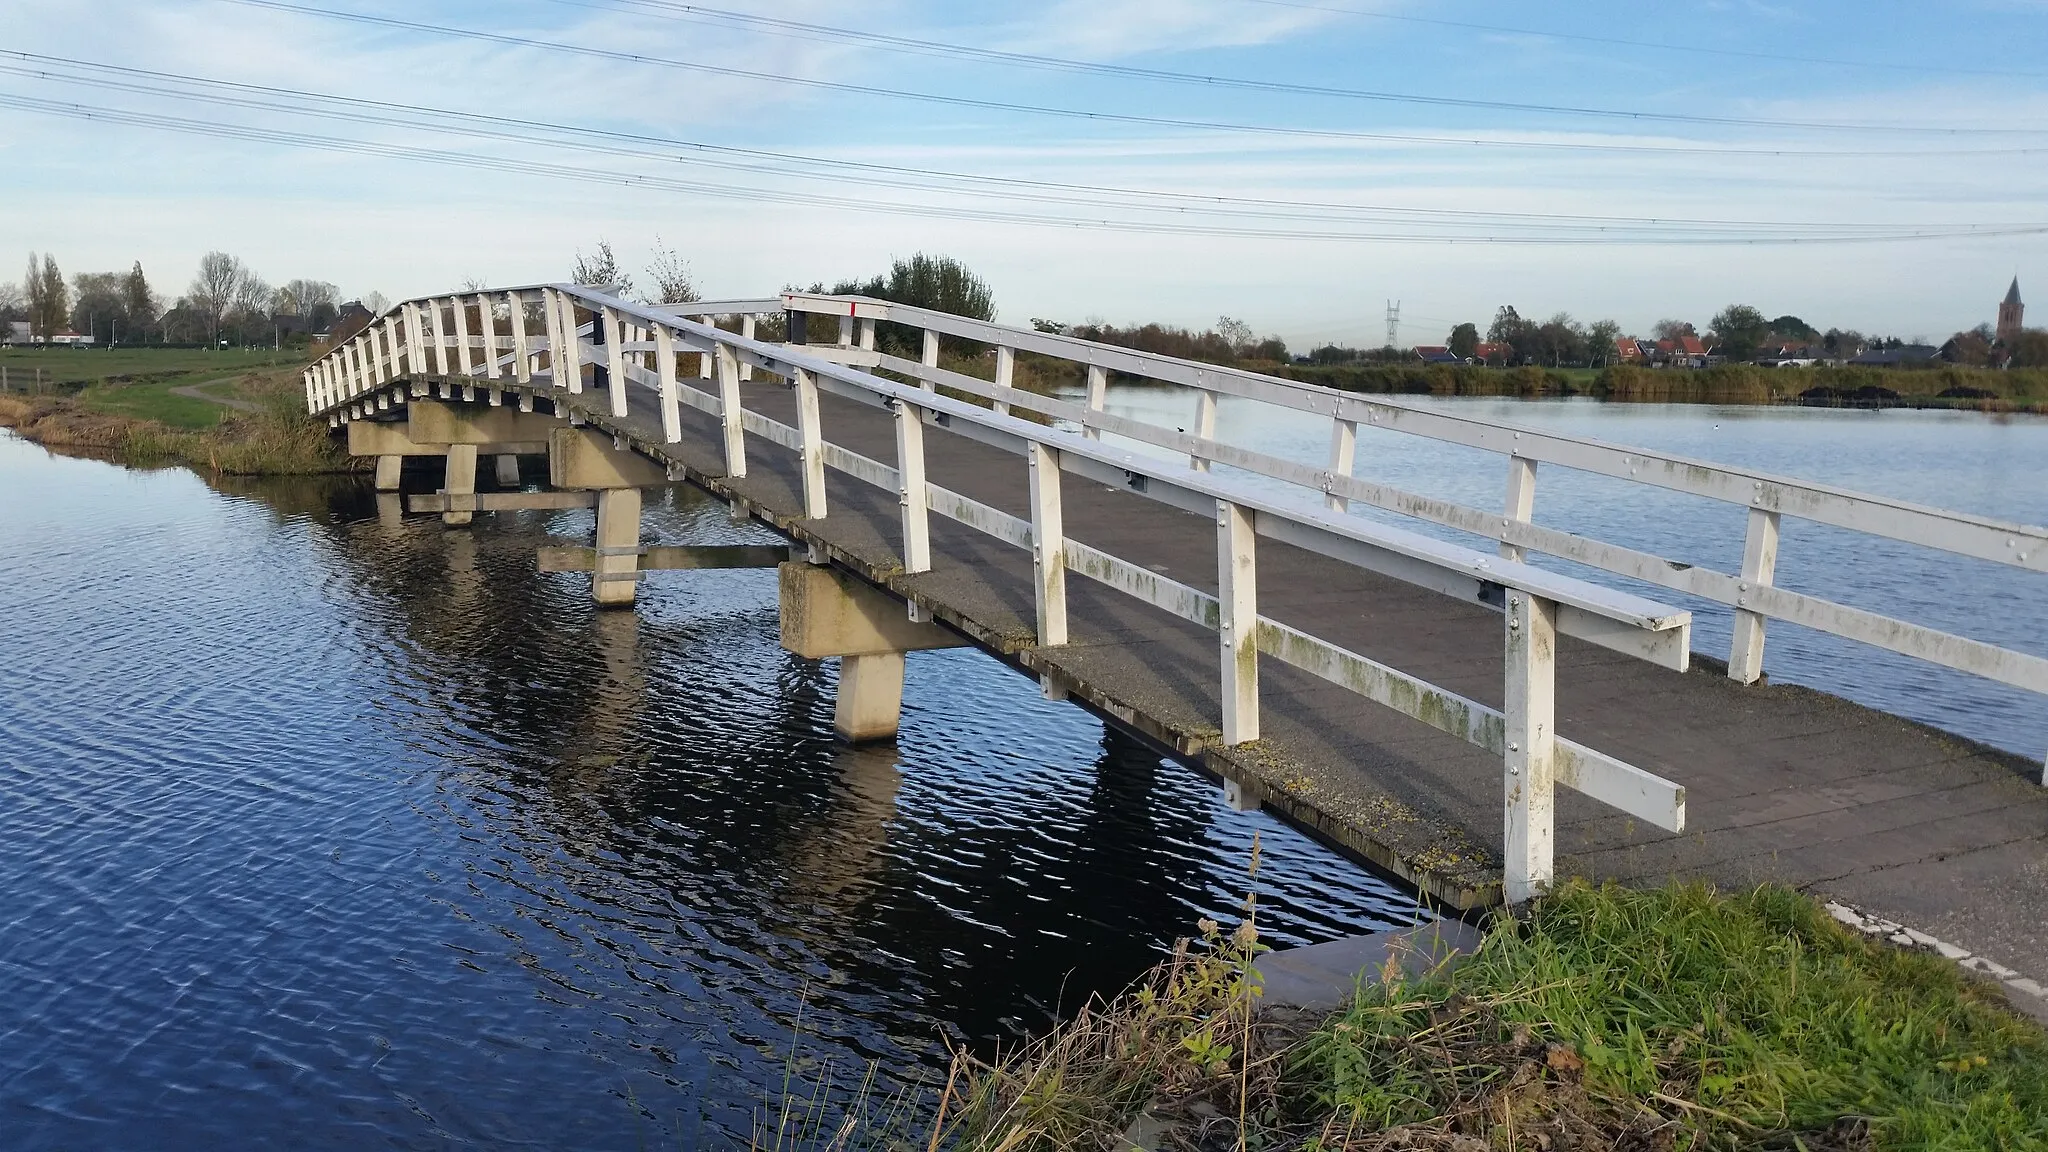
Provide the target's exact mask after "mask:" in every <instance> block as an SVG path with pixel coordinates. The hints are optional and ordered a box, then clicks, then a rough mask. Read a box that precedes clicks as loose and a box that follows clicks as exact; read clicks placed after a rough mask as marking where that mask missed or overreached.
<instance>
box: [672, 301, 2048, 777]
mask: <svg viewBox="0 0 2048 1152" xmlns="http://www.w3.org/2000/svg"><path fill="white" fill-rule="evenodd" d="M667 307H668V309H669V310H671V311H675V312H677V313H678V314H680V315H690V316H700V317H701V316H720V315H732V314H740V315H744V316H746V317H747V319H746V321H745V323H746V324H747V325H748V326H749V327H751V325H752V323H753V317H752V314H753V313H759V312H771V311H777V310H780V311H784V312H786V313H789V314H792V315H795V314H804V315H816V316H824V317H832V318H835V319H836V320H837V322H838V326H839V331H838V344H837V346H836V348H828V349H825V350H824V351H825V352H826V354H828V355H832V356H834V358H836V359H839V360H841V361H842V362H844V363H848V364H852V365H855V366H860V367H874V368H881V369H885V370H888V371H890V372H894V373H897V374H900V375H905V376H909V377H911V378H914V379H917V380H920V381H923V382H925V383H928V384H942V385H944V386H946V387H948V388H953V389H957V390H960V391H964V392H967V393H969V394H971V395H975V396H980V397H982V398H984V399H987V400H989V401H991V402H992V403H993V404H994V406H995V408H996V410H998V411H1007V410H1009V409H1010V408H1013V407H1014V408H1017V409H1021V410H1026V411H1030V412H1034V413H1037V414H1040V415H1043V416H1046V417H1050V418H1053V419H1057V420H1063V421H1067V422H1069V423H1072V424H1074V425H1076V426H1079V427H1080V428H1082V429H1083V430H1084V431H1085V432H1086V433H1087V434H1088V435H1091V436H1094V435H1100V434H1101V433H1103V432H1109V433H1112V434H1115V435H1119V436H1124V437H1127V438H1129V439H1132V440H1135V441H1138V442H1141V443H1144V444H1149V445H1152V446H1155V447H1160V448H1166V449H1170V450H1172V451H1175V452H1184V453H1186V454H1187V456H1188V458H1189V460H1190V462H1191V463H1192V464H1193V466H1194V467H1196V468H1198V469H1204V470H1206V469H1207V468H1208V467H1209V464H1210V462H1212V461H1214V462H1220V463H1223V464H1227V465H1230V466H1233V467H1237V468H1242V469H1244V470H1246V471H1249V472H1253V473H1257V474H1259V475H1261V476H1266V477H1270V478H1272V479H1275V480H1280V481H1284V482H1286V483H1289V484H1294V485H1299V486H1301V487H1303V488H1308V489H1313V490H1316V491H1319V492H1321V493H1323V494H1324V498H1325V500H1326V501H1327V503H1328V505H1329V507H1330V508H1331V509H1333V510H1339V511H1341V510H1344V509H1346V508H1348V507H1349V506H1350V504H1351V503H1352V502H1354V501H1355V502H1358V503H1361V504H1366V505H1371V506H1373V507H1376V508H1382V509H1385V510H1388V511H1391V512H1396V513H1400V514H1403V515H1407V516H1412V517H1414V518H1416V519H1418V520H1424V521H1428V522H1430V523H1433V524H1440V525H1443V526H1445V527H1449V528H1455V529H1459V530H1461V531H1464V532H1469V533H1472V534H1474V535H1477V536H1482V537H1491V538H1493V539H1494V540H1495V541H1497V546H1498V551H1499V553H1500V555H1501V556H1502V557H1504V558H1507V559H1513V560H1519V559H1521V558H1523V556H1524V555H1526V553H1528V552H1531V551H1533V552H1539V553H1544V554H1548V555H1551V556H1556V557H1559V558H1561V559H1566V560H1572V561H1576V562H1578V563H1581V564H1585V565H1588V566H1590V567H1593V568H1597V569H1601V570H1603V571H1607V572H1612V573H1614V574H1616V575H1620V576H1627V577H1631V578H1633V579H1637V580H1641V581H1643V582H1645V583H1649V584H1654V585H1659V586H1661V587H1665V588H1670V589H1673V590H1675V591H1679V592H1684V593H1688V594H1690V595H1694V596H1698V597H1700V598H1701V599H1704V600H1709V601H1713V602H1716V603H1719V604H1723V605H1726V606H1727V607H1728V608H1730V609H1732V610H1733V617H1734V628H1733V641H1732V643H1731V645H1730V651H1729V654H1728V675H1729V676H1730V677H1731V678H1733V679H1735V680H1738V681H1741V682H1742V683H1745V684H1746V683H1752V682H1754V681H1755V680H1757V679H1758V678H1759V676H1760V675H1761V674H1762V671H1763V654H1764V622H1765V621H1766V620H1767V619H1777V620H1783V621H1785V622H1787V623H1791V624H1798V625H1801V626H1803V627H1807V628H1812V629H1814V630H1816V631H1820V632H1825V633H1828V634H1830V635H1834V636H1840V637H1843V638H1845V639H1848V640H1854V641H1858V642H1860V643H1864V644H1870V645H1873V646H1876V647H1879V648H1883V649H1886V650H1888V651H1892V652H1896V653H1899V654H1901V655H1904V656H1907V657H1910V658H1912V659H1916V660H1923V661H1926V662H1928V663H1931V664H1937V665H1941V666H1943V667H1946V668H1953V669H1957V670H1959V671H1963V672H1969V673H1973V674H1975V675H1978V676H1982V677H1985V678H1986V679H1990V680H1995V681H1998V682H1999V683H2002V684H2009V685H2012V686H2014V687H2017V688H2021V689H2025V690H2027V691H2031V692H2036V693H2042V694H2048V659H2043V658H2042V657H2040V656H2035V655H2033V654H2031V653H2026V652H2019V651H2015V650H2013V649H2010V648H2005V647H2001V646H1999V645H1996V644H1990V643H1986V642H1984V641H1981V640H1973V639H1970V638H1968V637H1965V636H1957V635H1954V634H1952V633H1948V632H1943V631H1940V630H1938V629H1934V628H1929V627H1926V626H1924V625H1920V624H1915V623H1912V622H1911V621H1907V620H1900V619H1896V618H1893V617H1890V616H1886V615H1883V614H1881V613H1877V612H1872V611H1868V610H1866V609H1862V608H1856V607H1852V606H1849V605H1846V604H1841V603H1837V602H1835V601H1832V600H1828V599H1826V598H1823V597H1819V596H1813V595H1809V594H1806V593H1801V592H1795V591H1792V590H1790V589H1785V588H1779V587H1776V586H1775V585H1774V584H1773V579H1774V577H1775V573H1776V568H1777V561H1778V535H1779V524H1780V522H1781V520H1782V518H1783V517H1786V516H1791V517H1794V518H1797V519H1804V520H1808V521H1812V522H1814V523H1819V524H1827V525H1831V526H1833V527H1836V528H1843V529H1847V530H1850V531H1853V532H1860V533H1864V534H1867V535H1870V536H1877V537H1883V538H1885V539H1889V540H1895V541H1900V542H1902V543H1907V544H1913V545H1918V546H1921V547H1925V548H1932V549H1937V550H1940V551H1944V552H1948V553H1952V554H1955V555H1960V556H1968V557H1973V558H1975V559H1979V560H1988V561H1991V562H1993V563H1996V564H2004V565H2008V566H2010V567H2014V568H2018V569H2021V570H2024V571H2031V572H2041V573H2048V528H2042V527H2039V526H2035V525H2027V524H2017V523H2011V522H2007V521H2002V520H1995V519H1992V518H1990V517H1984V516H1974V515H1970V514H1968V513H1963V512H1955V511H1950V510H1948V509H1943V508H1933V507H1928V506H1925V505H1919V504H1913V503H1910V502H1907V501H1903V500H1894V499H1890V498H1887V497H1883V496H1874V495H1871V494H1868V493H1863V492H1855V491H1851V490H1848V489H1843V488H1836V487H1833V486H1830V485H1826V484H1816V483H1811V482H1809V481H1804V480H1799V479H1795V478H1792V477H1786V476H1777V475H1772V474H1769V473H1764V472H1757V471H1752V470H1749V469H1744V468H1731V467H1726V466H1723V465H1719V464H1713V463H1709V462H1707V461H1702V460H1694V459H1690V458H1687V457H1683V456H1676V455H1672V454H1670V453H1663V452H1652V451H1648V450H1645V449H1641V448H1632V447H1627V446H1622V445H1614V444H1607V443H1603V442H1601V441H1597V440H1589V439H1585V438H1581V437H1575V436H1564V435H1559V434H1557V433H1553V432H1544V431H1538V430H1536V429H1532V428H1521V427H1515V426H1513V425H1508V424H1501V423H1497V422H1494V421H1489V420H1481V419H1475V418H1472V417H1467V416H1459V415H1454V414H1450V413H1445V412H1442V411H1436V410H1430V409H1425V408H1420V407H1416V406H1414V405H1409V404H1404V403H1402V402H1400V401H1398V400H1395V399H1391V398H1386V397H1372V396H1362V395H1358V394H1355V393H1345V392H1339V391H1336V390H1334V389H1330V388H1324V387H1321V386H1318V385H1313V384H1304V383H1301V382H1299V381H1292V380H1282V379H1278V378H1276V377H1272V376H1264V375H1260V374H1258V373H1255V372H1246V371H1242V370H1240V369H1234V368H1223V367H1218V366H1215V365H1211V364H1202V363H1197V362H1194V361H1189V360H1180V359H1176V358H1174V357H1170V356H1161V355H1157V354H1155V353H1149V352H1138V351H1133V350H1131V349H1126V348H1118V347H1114V346H1110V345H1104V344H1098V343H1094V342H1092V341H1087V340H1080V339H1076V338H1074V337H1071V336H1062V335H1058V334H1054V333H1047V332H1039V331H1036V330H1031V329H1020V328H1011V327H1006V326H1004V325H999V324H993V323H989V322H986V321H980V320H971V319H967V318H965V317H961V316H954V315H951V314H948V313H943V312H933V311H930V310H928V309H922V308H911V307H907V306H905V305H901V304H892V303H889V302H887V301H882V300H871V299H867V298H864V297H844V296H818V295H813V294H808V293H785V294H783V295H781V296H779V297H775V298H772V299H763V300H735V301H712V302H705V303H701V304H691V305H681V306H667ZM878 321H893V322H895V323H899V324H904V325H908V326H910V327H913V328H920V329H922V330H923V331H924V332H925V334H926V338H925V340H924V346H923V350H922V351H923V355H922V356H921V357H920V358H919V359H918V360H916V361H912V360H908V359H906V358H904V357H900V356H891V355H889V354H887V353H885V352H881V351H878V350H877V349H876V346H875V324H876V323H877V322H878ZM941 335H943V336H948V337H954V338H956V339H961V340H968V341H974V342H976V343H980V344H983V345H987V346H988V347H990V348H992V349H994V372H993V375H994V379H993V380H983V379H981V378H979V377H976V376H970V375H967V374H964V373H960V372H954V371H948V370H946V369H944V368H940V367H939V366H938V355H937V351H938V344H937V338H938V337H939V336H941ZM1019 352H1027V353H1032V354H1036V355H1040V356H1048V357H1052V358H1055V359H1060V360H1065V361H1069V362H1071V363H1075V364H1079V365H1082V366H1084V367H1085V369H1086V379H1087V399H1086V402H1085V403H1077V402H1075V401H1072V400H1063V399H1060V398H1058V397H1050V396H1045V395H1041V394H1038V393H1033V392H1026V391H1022V390H1019V389H1016V388H1012V387H1009V384H1010V373H1011V370H1012V367H1013V365H1014V364H1015V358H1016V356H1017V354H1018V353H1019ZM1112 372H1114V373H1120V374H1123V375H1126V376H1131V377H1136V378H1139V379H1144V380H1153V381H1160V382H1163V383H1170V384H1177V385H1181V386H1184V387H1187V388H1189V389H1191V390H1193V391H1194V393H1195V396H1194V400H1195V405H1194V411H1193V412H1191V413H1190V414H1189V415H1190V419H1189V421H1188V423H1187V424H1186V427H1187V428H1188V429H1190V431H1186V432H1183V431H1181V430H1179V429H1178V428H1173V427H1166V426H1162V425H1158V424H1152V423H1148V422H1146V421H1142V420H1136V419H1132V418H1130V417H1126V416H1117V415H1113V414H1111V413H1109V412H1106V411H1104V410H1103V408H1104V399H1105V395H1106V390H1107V383H1108V377H1109V374H1110V373H1112ZM1219 396H1232V397H1239V398H1243V399H1247V400H1252V401H1256V402H1259V403H1264V404H1271V405H1274V406H1276V407H1279V408H1286V409H1291V410H1293V411H1297V412H1306V413H1312V414H1315V415H1319V416H1324V417H1327V418H1328V419H1329V421H1330V452H1329V459H1328V466H1327V467H1324V468H1316V467H1312V466H1309V465H1305V464H1302V463H1300V462H1299V461H1295V460H1289V459H1286V458H1284V457H1279V456H1273V455H1270V454H1267V453H1261V452H1256V451H1253V450H1251V449H1247V448H1242V447H1238V446H1235V445H1231V444H1225V443H1222V442H1220V441H1218V440H1216V439H1215V428H1216V400H1217V398H1218V397H1219ZM1361 427H1368V428H1382V429H1387V430H1389V431H1394V432H1402V433H1407V434H1411V435H1415V436H1421V437H1425V438H1428V439H1432V440H1438V441H1442V442H1444V443H1449V444H1458V445H1463V446H1466V447H1471V448H1480V449H1485V450H1488V451H1492V452H1497V453H1499V454H1501V455H1502V456H1504V457H1506V468H1507V498H1506V506H1505V507H1504V508H1503V509H1502V510H1501V511H1499V512H1494V511H1491V510H1488V509H1483V508H1474V507H1471V506H1469V505H1463V504H1459V503H1456V502H1454V501H1449V500H1443V499H1438V498H1435V497H1431V496H1425V495H1421V494H1418V493H1414V492H1408V491H1404V490H1402V489H1400V488H1397V487H1394V486H1392V485H1388V484H1381V483H1377V482H1374V481H1371V480H1366V479H1362V478H1360V477H1357V476H1354V475H1352V470H1353V466H1354V464H1355V462H1356V461H1355V456H1356V446H1357V437H1358V429H1359V428H1361ZM1539 464H1551V465H1555V466H1559V467H1564V468H1571V469H1576V470H1579V471H1583V472H1589V473H1594V474H1597V475H1601V476H1607V477H1612V478H1615V479H1619V480H1626V481H1629V482H1632V483H1637V484H1644V485H1649V486H1653V487H1657V488H1662V489H1666V490H1669V491H1674V492H1682V493H1686V494H1688V495H1693V496H1702V497H1706V498H1708V499H1712V500H1718V501H1723V502H1726V503H1730V504H1737V505H1741V506H1743V507H1745V508H1747V509H1748V526H1747V530H1746V533H1745V536H1744V541H1743V552H1742V567H1741V570H1740V571H1738V572H1720V571H1716V570H1714V569H1713V568H1710V567H1706V566H1702V565H1698V564H1693V563H1689V562H1682V561H1678V560H1673V559H1669V558H1666V557H1663V556H1658V555H1655V554H1652V553H1648V552H1643V551H1639V550H1636V549H1632V548H1628V547H1624V546H1622V545H1618V544H1611V543H1607V542H1605V541H1601V540H1596V539H1592V538H1590V537H1586V536H1580V535H1575V534H1573V533H1569V532H1563V531H1559V530H1557V529H1554V528H1545V527H1543V526H1541V525H1538V524H1534V523H1531V516H1532V513H1533V511H1534V507H1535V499H1536V474H1537V466H1538V465H1539ZM2042 780H2043V783H2044V784H2048V763H2044V770H2043V777H2042Z"/></svg>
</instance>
